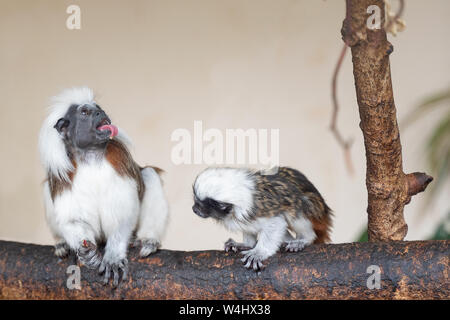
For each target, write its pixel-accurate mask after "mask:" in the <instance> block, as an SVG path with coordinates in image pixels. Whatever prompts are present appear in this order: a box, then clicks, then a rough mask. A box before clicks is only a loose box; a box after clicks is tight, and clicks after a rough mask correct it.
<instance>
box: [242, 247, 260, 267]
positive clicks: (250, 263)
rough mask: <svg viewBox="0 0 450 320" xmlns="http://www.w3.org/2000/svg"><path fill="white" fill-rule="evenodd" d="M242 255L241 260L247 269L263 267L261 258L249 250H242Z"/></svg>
mask: <svg viewBox="0 0 450 320" xmlns="http://www.w3.org/2000/svg"><path fill="white" fill-rule="evenodd" d="M242 253H243V254H244V257H243V258H242V259H241V261H242V262H243V263H244V264H245V265H244V267H246V268H247V269H253V270H254V271H259V270H262V269H263V268H264V264H263V263H262V262H263V259H261V257H259V256H258V255H256V254H255V253H254V252H252V251H251V250H248V251H243V252H242Z"/></svg>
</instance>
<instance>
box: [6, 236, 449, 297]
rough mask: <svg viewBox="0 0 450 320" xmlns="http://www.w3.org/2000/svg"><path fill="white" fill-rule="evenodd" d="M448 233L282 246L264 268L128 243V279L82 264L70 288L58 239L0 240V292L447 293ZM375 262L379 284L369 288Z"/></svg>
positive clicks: (233, 257) (226, 256)
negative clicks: (112, 279)
mask: <svg viewBox="0 0 450 320" xmlns="http://www.w3.org/2000/svg"><path fill="white" fill-rule="evenodd" d="M449 244H450V241H414V242H404V241H394V242H386V243H345V244H329V245H312V246H310V247H307V248H305V249H304V250H303V251H302V252H298V253H285V252H280V253H277V254H276V255H275V256H273V257H271V258H270V259H269V260H268V261H266V268H265V269H264V270H263V271H262V272H261V273H259V274H258V273H255V272H253V271H249V270H246V269H245V268H244V267H243V266H242V262H241V261H240V254H236V253H225V252H223V251H195V252H184V251H169V250H160V251H159V252H157V253H156V254H153V255H152V256H150V257H149V258H146V259H139V258H137V250H136V249H135V248H131V249H130V253H129V260H130V265H129V267H130V270H129V272H130V274H129V279H128V280H127V281H125V282H122V283H121V284H120V285H119V287H118V288H116V289H113V288H112V287H111V286H110V285H106V286H105V285H103V284H102V283H101V280H102V279H101V277H100V276H99V275H98V274H97V271H95V270H89V269H87V268H86V267H84V266H82V267H81V273H80V274H81V289H80V290H77V289H68V287H67V285H66V283H67V279H68V277H69V275H70V274H67V273H66V272H67V268H68V267H69V266H70V265H73V264H74V261H75V257H74V256H72V257H69V258H67V259H64V260H60V261H58V259H57V258H56V256H54V254H53V247H51V246H41V245H34V244H23V243H17V242H8V241H0V298H1V299H408V298H413V299H448V298H449V294H450V288H449V280H448V271H449V256H450V249H449ZM370 265H376V266H378V267H379V268H380V271H381V273H380V279H381V282H380V289H376V288H375V289H369V288H368V287H367V279H368V278H369V277H370V276H371V275H372V274H371V273H367V268H368V267H369V266H370Z"/></svg>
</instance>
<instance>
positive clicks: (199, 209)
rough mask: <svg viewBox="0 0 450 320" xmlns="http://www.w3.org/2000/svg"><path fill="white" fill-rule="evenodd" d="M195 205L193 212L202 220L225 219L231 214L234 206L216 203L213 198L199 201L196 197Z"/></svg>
mask: <svg viewBox="0 0 450 320" xmlns="http://www.w3.org/2000/svg"><path fill="white" fill-rule="evenodd" d="M194 201H195V203H194V205H193V206H192V211H194V213H195V214H196V215H198V216H200V217H202V218H209V217H211V218H214V219H217V220H221V219H224V218H225V217H226V216H227V215H229V214H230V213H231V210H232V209H233V205H232V204H230V203H226V202H220V201H216V200H214V199H211V198H206V199H203V200H200V199H198V198H197V197H196V196H195V195H194Z"/></svg>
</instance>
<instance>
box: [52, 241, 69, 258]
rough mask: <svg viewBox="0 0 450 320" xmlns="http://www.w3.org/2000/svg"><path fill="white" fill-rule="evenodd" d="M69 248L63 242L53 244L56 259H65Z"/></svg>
mask: <svg viewBox="0 0 450 320" xmlns="http://www.w3.org/2000/svg"><path fill="white" fill-rule="evenodd" d="M69 252H70V248H69V245H68V244H67V243H65V242H64V241H62V242H58V243H57V244H55V255H56V256H57V257H58V258H66V257H67V256H68V255H69Z"/></svg>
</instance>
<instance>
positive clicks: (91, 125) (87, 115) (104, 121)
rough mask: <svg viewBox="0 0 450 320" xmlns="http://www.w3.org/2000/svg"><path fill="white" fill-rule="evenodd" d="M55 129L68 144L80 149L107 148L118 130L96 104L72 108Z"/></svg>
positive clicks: (73, 106)
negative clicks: (109, 140) (110, 139)
mask: <svg viewBox="0 0 450 320" xmlns="http://www.w3.org/2000/svg"><path fill="white" fill-rule="evenodd" d="M54 127H55V129H56V130H58V132H59V133H60V134H61V135H62V137H63V139H64V141H65V143H66V144H68V145H69V146H71V147H75V148H78V149H89V148H99V147H102V146H105V145H106V142H107V141H108V139H109V138H110V137H113V136H115V135H117V128H116V127H115V126H113V125H111V120H110V119H109V117H108V116H107V115H106V113H105V112H104V111H103V110H102V109H101V108H100V107H99V106H98V105H96V104H83V105H72V106H70V108H69V110H68V111H67V113H66V115H65V116H64V118H61V119H59V120H58V122H57V123H56V124H55V126H54Z"/></svg>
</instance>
